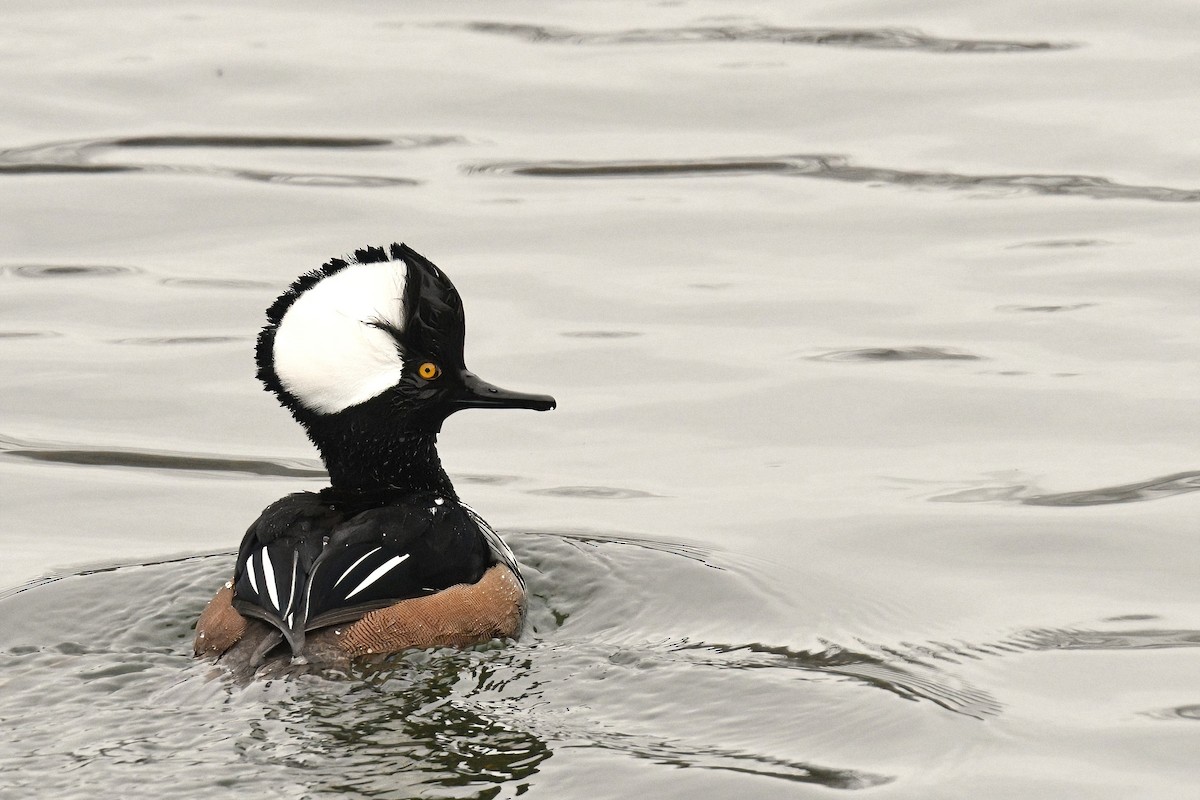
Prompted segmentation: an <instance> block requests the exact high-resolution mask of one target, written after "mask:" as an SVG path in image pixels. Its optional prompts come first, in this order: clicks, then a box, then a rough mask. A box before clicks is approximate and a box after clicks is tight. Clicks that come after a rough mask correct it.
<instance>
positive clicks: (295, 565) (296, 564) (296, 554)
mask: <svg viewBox="0 0 1200 800" xmlns="http://www.w3.org/2000/svg"><path fill="white" fill-rule="evenodd" d="M299 572H300V551H299V550H293V551H292V585H291V586H289V587H288V607H287V610H286V611H284V612H283V616H285V617H287V618H288V626H289V627H290V626H291V624H292V606H293V605H295V603H296V578H297V577H298V575H299Z"/></svg>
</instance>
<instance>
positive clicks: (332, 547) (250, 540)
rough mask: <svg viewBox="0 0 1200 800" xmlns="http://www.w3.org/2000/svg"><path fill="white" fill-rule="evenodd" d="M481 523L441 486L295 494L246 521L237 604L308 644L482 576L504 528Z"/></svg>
mask: <svg viewBox="0 0 1200 800" xmlns="http://www.w3.org/2000/svg"><path fill="white" fill-rule="evenodd" d="M482 526H486V523H483V522H482V520H480V519H479V518H478V517H477V516H476V515H475V514H473V513H472V512H471V511H470V509H468V508H467V507H466V506H464V505H463V504H461V503H459V502H458V501H457V500H456V499H454V498H452V497H446V496H443V495H441V494H439V493H435V492H416V493H409V492H395V491H390V492H389V491H380V492H369V493H368V492H355V493H348V492H347V493H340V492H337V491H336V490H332V489H326V490H325V491H323V492H320V493H312V492H301V493H298V494H291V495H288V496H287V497H284V498H283V499H281V500H278V501H276V502H274V503H272V504H271V505H269V506H267V508H266V509H265V510H264V511H263V512H262V514H261V515H260V516H259V518H258V519H257V520H256V521H255V522H254V524H253V525H251V526H250V528H249V530H247V531H246V535H245V537H244V538H243V539H242V545H241V547H240V549H239V552H238V560H237V567H236V569H235V571H234V601H233V605H234V608H236V609H237V610H238V611H239V612H241V613H242V614H244V615H246V616H251V617H257V618H258V619H262V620H265V621H266V622H269V623H270V624H272V625H274V626H275V627H276V628H278V629H279V630H280V632H281V633H282V634H283V635H284V637H285V638H286V639H287V640H288V643H289V644H290V645H291V647H292V651H293V653H299V652H300V650H301V649H302V648H303V645H304V634H305V632H306V631H310V630H314V629H316V628H321V627H325V626H327V625H333V624H335V623H340V622H348V621H352V620H356V619H358V618H359V617H361V616H362V615H363V614H365V613H366V612H368V611H371V610H373V609H376V608H382V607H384V606H388V605H392V604H394V603H397V602H399V601H401V600H406V599H409V598H412V597H421V596H424V595H429V594H433V593H434V592H437V591H440V590H442V589H445V588H447V587H450V586H453V585H455V584H458V583H475V582H476V581H478V580H479V579H480V578H481V577H482V576H483V573H484V572H485V571H486V570H487V568H488V567H489V566H490V565H491V564H493V563H495V561H496V555H494V554H493V552H492V550H491V547H490V546H489V538H491V537H494V536H495V534H494V533H492V532H491V531H490V530H489V531H487V532H486V533H485V531H484V529H483V527H482ZM488 534H491V537H489V536H488Z"/></svg>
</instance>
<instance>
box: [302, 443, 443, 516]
mask: <svg viewBox="0 0 1200 800" xmlns="http://www.w3.org/2000/svg"><path fill="white" fill-rule="evenodd" d="M358 427H359V426H357V425H350V426H348V427H347V428H346V429H345V430H342V431H322V432H321V435H320V438H318V437H317V436H313V437H312V439H313V441H314V442H315V443H316V445H317V448H318V449H319V450H320V451H321V459H322V460H323V461H324V462H325V468H326V469H327V470H329V480H330V483H331V484H332V485H333V488H334V489H335V490H338V491H346V492H374V491H380V490H388V489H391V490H399V491H402V492H425V491H429V492H437V493H439V494H441V495H444V496H446V497H448V498H452V499H457V497H458V495H456V494H455V493H454V486H453V485H452V484H451V483H450V478H449V476H447V475H446V471H445V470H444V469H442V462H441V459H439V458H438V453H437V434H436V433H414V432H411V431H409V432H396V433H388V432H386V431H384V432H381V431H379V430H378V429H372V430H356V428H358ZM364 427H367V426H364ZM370 427H373V426H370Z"/></svg>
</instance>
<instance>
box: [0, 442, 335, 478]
mask: <svg viewBox="0 0 1200 800" xmlns="http://www.w3.org/2000/svg"><path fill="white" fill-rule="evenodd" d="M0 458H17V459H23V460H28V461H39V462H43V463H51V464H72V465H75V466H89V467H123V468H133V469H152V470H171V471H175V470H181V471H185V472H213V473H225V474H230V475H259V476H268V477H283V478H321V479H323V478H325V477H326V472H325V470H324V469H322V468H321V466H320V464H319V462H316V461H310V460H306V459H279V460H269V459H256V458H241V457H236V456H226V455H215V454H213V455H209V454H194V453H179V452H172V451H168V450H141V449H134V448H113V447H81V446H79V445H70V444H57V443H51V442H30V441H22V440H19V439H14V438H11V437H8V436H0Z"/></svg>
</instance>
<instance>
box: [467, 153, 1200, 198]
mask: <svg viewBox="0 0 1200 800" xmlns="http://www.w3.org/2000/svg"><path fill="white" fill-rule="evenodd" d="M466 170H467V171H468V172H474V173H501V174H509V175H521V176H527V177H537V178H646V177H702V176H719V175H746V174H762V175H783V176H787V177H796V178H816V179H819V180H834V181H844V182H847V183H869V184H879V185H892V186H907V187H913V188H921V189H953V190H986V191H990V192H1000V193H1017V194H1035V195H1066V196H1077V197H1091V198H1093V199H1096V200H1154V201H1159V202H1174V203H1195V202H1200V190H1195V189H1172V188H1168V187H1163V186H1132V185H1128V184H1121V183H1115V182H1113V181H1110V180H1108V179H1107V178H1099V177H1095V176H1091V175H963V174H958V173H953V172H926V171H920V170H902V169H893V168H887V167H861V166H856V165H854V164H851V163H850V162H849V160H848V159H846V158H844V157H842V156H830V155H803V154H799V155H786V156H774V157H745V158H715V159H689V160H662V161H512V162H490V163H481V164H474V165H470V166H468V167H466Z"/></svg>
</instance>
